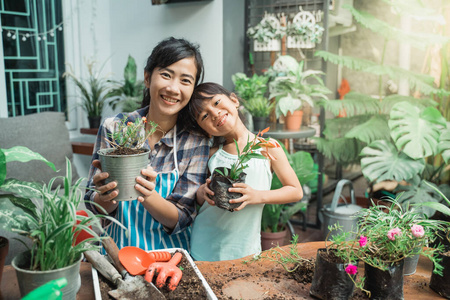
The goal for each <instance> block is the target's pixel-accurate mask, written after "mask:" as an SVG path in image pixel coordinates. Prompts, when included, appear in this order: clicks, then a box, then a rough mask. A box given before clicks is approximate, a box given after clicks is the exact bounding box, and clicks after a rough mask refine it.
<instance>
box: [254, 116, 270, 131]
mask: <svg viewBox="0 0 450 300" xmlns="http://www.w3.org/2000/svg"><path fill="white" fill-rule="evenodd" d="M252 119H253V130H254V131H261V130H263V129H266V128H267V123H269V118H268V117H253V118H252Z"/></svg>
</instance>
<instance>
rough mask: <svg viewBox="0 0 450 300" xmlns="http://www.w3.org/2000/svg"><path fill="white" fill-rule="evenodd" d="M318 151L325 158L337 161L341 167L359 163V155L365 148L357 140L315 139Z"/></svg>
mask: <svg viewBox="0 0 450 300" xmlns="http://www.w3.org/2000/svg"><path fill="white" fill-rule="evenodd" d="M314 140H315V142H316V145H317V150H319V151H320V152H321V153H322V154H323V155H324V156H325V157H327V158H329V159H333V160H335V161H336V162H337V163H339V164H341V165H344V166H345V165H348V164H352V163H359V158H358V155H359V153H360V152H361V149H362V148H363V144H361V143H360V142H359V141H358V140H356V139H347V138H338V139H333V140H326V139H324V138H314Z"/></svg>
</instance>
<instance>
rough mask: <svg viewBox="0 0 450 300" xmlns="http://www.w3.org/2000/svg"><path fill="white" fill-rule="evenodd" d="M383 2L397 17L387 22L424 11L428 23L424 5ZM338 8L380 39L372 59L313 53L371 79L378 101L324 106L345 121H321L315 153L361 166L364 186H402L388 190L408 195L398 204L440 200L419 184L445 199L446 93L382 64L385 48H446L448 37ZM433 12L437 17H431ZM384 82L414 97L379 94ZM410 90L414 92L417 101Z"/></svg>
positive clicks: (360, 97) (354, 97) (359, 98)
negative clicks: (402, 85) (401, 85)
mask: <svg viewBox="0 0 450 300" xmlns="http://www.w3.org/2000/svg"><path fill="white" fill-rule="evenodd" d="M384 2H385V3H384V4H385V5H390V6H391V7H392V9H391V10H390V11H395V12H397V14H393V15H392V16H391V18H390V20H392V21H394V20H396V21H398V19H399V18H400V16H401V14H406V15H409V16H414V15H416V14H417V13H426V14H427V17H428V18H430V14H431V12H433V10H431V9H430V7H427V6H426V3H420V2H418V1H411V3H410V4H409V5H408V6H403V5H402V3H403V2H401V1H398V2H388V1H384ZM344 8H345V9H348V10H350V12H351V13H352V15H353V17H354V19H355V20H356V21H357V22H358V23H359V24H360V26H361V27H364V28H366V29H368V30H370V31H372V32H374V33H376V34H378V35H379V36H380V41H382V42H381V43H380V45H379V52H377V53H380V55H379V60H369V59H365V58H358V57H351V56H339V55H336V54H332V53H329V52H324V51H318V52H316V54H315V55H317V56H320V57H322V58H323V59H325V60H327V61H329V62H332V63H335V64H339V65H341V66H344V67H346V68H349V69H352V70H354V71H358V72H365V73H369V74H373V75H375V76H376V77H377V78H378V80H377V82H378V95H377V96H376V97H372V96H371V95H366V94H361V93H358V92H350V93H348V94H346V95H345V97H344V99H343V100H341V101H328V102H326V103H323V104H322V105H323V106H324V107H325V109H326V110H327V111H329V112H331V113H332V114H333V115H335V116H338V115H339V112H341V111H343V110H344V111H345V112H346V114H347V116H346V117H343V118H334V119H328V120H326V123H325V130H324V136H325V137H324V138H317V139H316V142H317V147H318V149H319V151H320V152H321V153H323V154H324V155H325V156H326V157H328V158H330V159H333V160H334V161H335V162H337V163H338V164H341V165H348V164H352V163H357V164H358V163H361V169H362V172H363V175H364V176H365V177H366V178H367V179H368V180H369V182H380V181H383V180H395V181H402V180H404V181H405V182H406V183H407V185H406V186H399V188H398V190H396V191H395V192H398V191H401V190H406V191H407V192H406V193H405V195H404V197H403V198H402V200H401V201H403V203H404V205H406V203H409V202H410V203H420V202H425V201H442V197H440V196H439V195H438V194H437V193H435V192H434V191H433V190H432V189H430V188H429V187H427V186H426V185H424V184H423V180H429V181H431V182H433V184H436V185H437V186H439V188H440V189H441V190H442V191H444V194H449V193H450V188H449V185H448V178H449V177H448V176H449V175H448V162H449V154H450V152H449V149H450V148H449V147H448V146H449V143H448V137H449V134H450V133H449V130H450V126H449V125H448V120H446V119H445V117H444V116H447V117H448V115H449V112H448V111H449V105H448V97H449V95H450V93H449V92H448V90H447V89H446V87H445V86H443V85H442V84H440V85H439V86H436V85H435V84H434V83H433V81H434V78H433V77H432V76H430V75H427V74H424V73H415V72H412V71H408V70H406V69H402V68H400V67H398V66H396V65H388V64H387V63H386V58H387V54H388V53H387V47H388V44H389V43H393V42H404V43H409V44H410V45H411V46H412V47H416V48H421V49H425V48H426V47H429V46H431V45H434V44H436V43H438V44H440V45H443V44H445V45H447V44H448V40H449V39H448V37H445V36H442V35H437V34H432V33H423V32H420V33H419V32H406V31H403V30H401V29H400V28H398V27H396V26H394V25H390V24H389V23H387V22H384V21H381V20H380V19H377V18H375V17H374V16H373V15H371V14H369V13H368V12H366V11H362V10H358V9H356V8H354V7H351V6H345V7H344ZM434 14H435V15H436V16H437V15H438V13H437V11H434ZM377 46H378V45H377ZM445 55H447V54H445ZM443 60H445V56H444V57H443ZM445 74H448V73H445V72H443V75H444V76H448V75H445ZM386 78H388V79H391V80H394V81H395V80H400V79H405V80H407V81H408V82H409V84H410V87H411V89H413V91H416V93H415V95H416V97H413V96H401V95H397V94H393V95H388V94H386V92H385V90H384V85H383V82H384V81H385V80H386ZM441 81H442V80H441ZM444 81H447V80H444ZM417 91H420V96H419V93H417ZM424 212H425V213H426V214H427V215H432V214H433V213H434V210H433V209H431V208H424Z"/></svg>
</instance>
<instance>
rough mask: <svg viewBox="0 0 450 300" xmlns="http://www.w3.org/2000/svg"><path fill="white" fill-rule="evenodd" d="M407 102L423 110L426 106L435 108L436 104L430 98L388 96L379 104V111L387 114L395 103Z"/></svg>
mask: <svg viewBox="0 0 450 300" xmlns="http://www.w3.org/2000/svg"><path fill="white" fill-rule="evenodd" d="M404 101H407V102H408V103H410V104H412V105H415V106H418V107H422V108H425V107H427V106H431V107H437V105H438V103H437V102H436V101H434V100H433V99H430V98H414V97H411V96H402V95H397V94H395V95H389V96H386V97H384V98H383V101H382V102H381V103H380V107H381V111H382V112H383V113H385V114H389V113H390V112H391V110H392V107H393V106H394V105H395V104H396V103H400V102H404Z"/></svg>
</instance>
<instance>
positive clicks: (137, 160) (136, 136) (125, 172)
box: [97, 116, 158, 201]
mask: <svg viewBox="0 0 450 300" xmlns="http://www.w3.org/2000/svg"><path fill="white" fill-rule="evenodd" d="M146 127H148V129H146ZM157 127H158V125H157V124H156V123H154V122H152V121H150V122H147V118H146V117H142V118H136V119H135V120H134V122H132V121H130V120H129V119H128V117H127V116H124V117H123V118H122V119H121V120H118V121H117V123H116V124H114V130H113V131H112V132H108V133H107V134H106V135H107V136H108V138H109V139H108V143H109V144H110V145H111V146H112V148H104V149H100V150H98V151H97V153H98V155H99V158H100V163H101V166H102V171H104V172H107V173H109V176H108V178H107V179H106V180H105V181H106V183H109V182H112V181H116V182H117V187H116V188H117V189H118V190H119V195H118V196H117V197H116V198H114V200H115V201H128V200H135V199H137V198H138V197H139V196H141V194H140V193H139V192H138V191H137V190H136V189H135V185H136V177H138V176H141V177H142V174H141V170H143V169H145V168H146V167H147V165H148V155H149V151H150V150H149V148H148V147H147V148H145V147H144V145H145V144H146V141H147V139H148V138H149V137H150V136H151V135H152V134H153V133H154V132H155V131H156V128H157ZM103 129H104V130H106V128H103Z"/></svg>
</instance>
